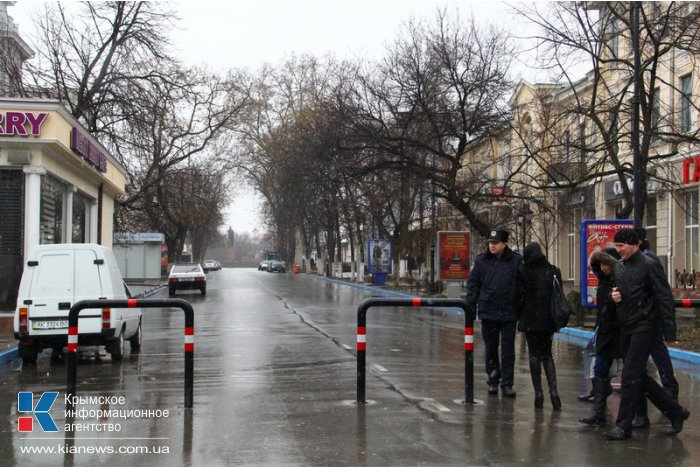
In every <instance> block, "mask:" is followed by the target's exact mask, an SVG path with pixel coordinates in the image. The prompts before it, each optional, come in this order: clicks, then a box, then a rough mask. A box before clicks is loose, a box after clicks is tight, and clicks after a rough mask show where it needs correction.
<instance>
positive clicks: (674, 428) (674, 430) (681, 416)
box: [666, 407, 690, 436]
mask: <svg viewBox="0 0 700 467" xmlns="http://www.w3.org/2000/svg"><path fill="white" fill-rule="evenodd" d="M688 417H690V412H688V410H687V409H685V408H683V407H681V411H680V412H679V413H678V415H676V416H675V417H671V428H669V429H668V430H666V436H676V435H677V434H678V433H680V432H681V431H683V423H684V422H685V421H686V420H687V419H688Z"/></svg>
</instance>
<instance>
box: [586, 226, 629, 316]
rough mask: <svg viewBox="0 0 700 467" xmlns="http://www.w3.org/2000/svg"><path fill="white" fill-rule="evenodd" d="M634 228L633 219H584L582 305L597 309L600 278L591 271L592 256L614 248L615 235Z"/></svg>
mask: <svg viewBox="0 0 700 467" xmlns="http://www.w3.org/2000/svg"><path fill="white" fill-rule="evenodd" d="M632 227H634V221H633V220H631V219H614V220H605V219H584V220H582V221H581V305H582V306H584V307H587V308H595V307H596V293H597V292H598V277H597V276H596V275H595V274H594V273H593V270H592V269H591V255H592V254H593V253H595V252H597V251H603V250H604V249H606V248H609V247H614V246H615V242H614V237H615V233H616V232H617V231H618V230H620V229H625V228H632Z"/></svg>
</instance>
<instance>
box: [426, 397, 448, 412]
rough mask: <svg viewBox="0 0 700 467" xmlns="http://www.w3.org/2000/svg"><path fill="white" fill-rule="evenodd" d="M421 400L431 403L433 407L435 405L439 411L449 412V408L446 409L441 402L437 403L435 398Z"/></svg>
mask: <svg viewBox="0 0 700 467" xmlns="http://www.w3.org/2000/svg"><path fill="white" fill-rule="evenodd" d="M423 400H424V401H425V402H427V403H428V404H430V405H432V406H433V407H435V408H436V409H438V410H439V411H440V412H451V410H450V409H448V408H447V407H445V406H444V405H442V404H441V403H439V402H438V401H436V400H435V399H423Z"/></svg>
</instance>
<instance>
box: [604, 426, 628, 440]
mask: <svg viewBox="0 0 700 467" xmlns="http://www.w3.org/2000/svg"><path fill="white" fill-rule="evenodd" d="M603 436H605V439H607V440H610V441H624V440H626V439H629V438H630V436H632V433H630V432H629V431H628V430H623V429H622V428H620V427H619V426H616V427H615V428H613V429H612V430H610V431H606V432H605V433H603Z"/></svg>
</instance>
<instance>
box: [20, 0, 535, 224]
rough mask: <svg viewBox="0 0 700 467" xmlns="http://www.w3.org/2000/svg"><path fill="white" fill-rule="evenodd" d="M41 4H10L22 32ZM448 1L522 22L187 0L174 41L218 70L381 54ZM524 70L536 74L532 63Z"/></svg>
mask: <svg viewBox="0 0 700 467" xmlns="http://www.w3.org/2000/svg"><path fill="white" fill-rule="evenodd" d="M40 6H41V2H33V1H26V0H25V1H20V2H17V4H16V5H14V6H12V7H10V8H9V9H8V13H9V14H10V16H12V17H13V18H14V19H15V23H16V24H17V25H18V27H19V31H20V34H31V33H32V32H33V23H32V21H31V19H30V15H31V12H32V11H33V10H36V9H37V8H38V7H40ZM440 6H447V7H448V8H449V9H453V10H454V9H456V8H458V9H459V11H460V12H461V13H463V14H471V13H473V14H474V15H475V16H476V17H477V18H478V19H479V20H480V21H484V22H489V23H497V24H499V25H508V24H510V25H512V26H511V27H512V28H513V29H514V30H515V29H517V28H521V27H522V24H518V21H517V18H514V17H513V15H512V14H511V13H510V12H509V10H508V8H507V7H506V5H505V4H503V3H500V2H471V1H442V2H438V1H430V0H420V1H400V0H393V1H389V0H374V1H362V0H345V1H341V0H324V1H300V0H287V1H271V0H256V1H231V0H229V1H218V2H212V1H186V2H177V3H173V7H174V8H176V9H177V11H178V12H179V15H180V21H179V29H178V30H175V31H173V42H174V46H175V47H176V50H177V53H178V54H179V56H180V57H181V58H182V59H183V60H184V61H185V62H186V63H188V64H192V65H194V64H205V65H207V66H208V67H209V68H211V69H212V70H214V71H224V70H227V69H230V68H244V67H246V68H250V69H255V68H257V67H259V66H260V65H262V64H263V63H272V64H276V63H279V62H280V61H281V60H283V59H284V58H286V57H288V56H290V55H291V54H297V55H299V54H304V53H308V54H313V55H317V56H320V55H324V54H326V53H331V54H333V55H335V56H336V57H337V58H348V59H354V58H362V59H366V60H377V59H379V58H381V57H382V56H383V55H384V51H385V49H386V47H387V46H388V45H389V44H391V43H392V42H393V40H394V39H395V38H396V37H397V34H398V33H399V31H400V30H401V27H402V25H403V24H404V23H405V22H406V21H407V20H409V19H410V18H424V19H426V20H430V19H432V18H433V17H434V15H435V11H436V9H437V8H438V7H440ZM516 32H517V33H519V34H520V33H522V30H518V31H516ZM519 74H524V75H525V77H527V78H529V77H528V76H527V71H526V70H525V69H524V68H523V69H522V71H521V72H520V73H519ZM519 77H520V76H516V77H515V78H516V79H517V78H519ZM257 204H258V202H257V201H256V199H255V196H253V195H252V194H249V195H241V196H239V197H238V198H237V199H236V200H235V201H234V203H233V205H232V206H230V208H229V209H228V210H227V213H226V224H227V226H226V228H228V225H230V226H231V227H232V228H233V229H234V231H238V232H240V231H249V232H250V231H252V230H253V229H254V228H255V227H257V226H258V220H257V217H258V214H257Z"/></svg>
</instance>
